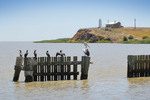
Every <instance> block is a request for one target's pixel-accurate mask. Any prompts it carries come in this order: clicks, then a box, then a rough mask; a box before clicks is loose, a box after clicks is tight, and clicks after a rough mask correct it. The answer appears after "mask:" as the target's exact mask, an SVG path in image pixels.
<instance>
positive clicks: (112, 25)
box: [106, 21, 121, 28]
mask: <svg viewBox="0 0 150 100" xmlns="http://www.w3.org/2000/svg"><path fill="white" fill-rule="evenodd" d="M120 27H121V23H120V22H116V21H114V22H110V23H107V24H106V28H120Z"/></svg>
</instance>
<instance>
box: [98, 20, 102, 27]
mask: <svg viewBox="0 0 150 100" xmlns="http://www.w3.org/2000/svg"><path fill="white" fill-rule="evenodd" d="M98 24H99V26H98V28H101V27H102V20H101V19H99V23H98Z"/></svg>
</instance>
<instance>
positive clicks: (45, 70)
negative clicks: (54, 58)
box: [44, 57, 47, 81]
mask: <svg viewBox="0 0 150 100" xmlns="http://www.w3.org/2000/svg"><path fill="white" fill-rule="evenodd" d="M44 62H47V57H44ZM44 73H47V64H45V65H44ZM44 81H47V76H46V75H44Z"/></svg>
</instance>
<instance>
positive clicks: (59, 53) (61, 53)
mask: <svg viewBox="0 0 150 100" xmlns="http://www.w3.org/2000/svg"><path fill="white" fill-rule="evenodd" d="M58 55H60V56H61V57H64V56H65V53H63V52H62V50H60V52H57V53H56V57H57V56H58Z"/></svg>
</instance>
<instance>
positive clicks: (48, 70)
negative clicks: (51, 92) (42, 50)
mask: <svg viewBox="0 0 150 100" xmlns="http://www.w3.org/2000/svg"><path fill="white" fill-rule="evenodd" d="M50 61H51V58H49V57H47V63H48V65H47V73H48V75H47V81H50V75H49V74H50Z"/></svg>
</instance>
